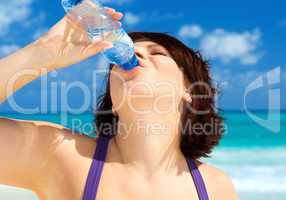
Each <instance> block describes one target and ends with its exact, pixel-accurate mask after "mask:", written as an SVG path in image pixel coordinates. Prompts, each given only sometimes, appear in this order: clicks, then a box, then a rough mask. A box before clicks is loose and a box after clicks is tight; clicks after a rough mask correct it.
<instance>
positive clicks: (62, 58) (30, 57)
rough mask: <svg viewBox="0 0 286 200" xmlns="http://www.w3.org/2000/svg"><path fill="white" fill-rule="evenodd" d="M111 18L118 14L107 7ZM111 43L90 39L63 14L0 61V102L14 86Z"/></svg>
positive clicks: (120, 15) (76, 60)
mask: <svg viewBox="0 0 286 200" xmlns="http://www.w3.org/2000/svg"><path fill="white" fill-rule="evenodd" d="M107 13H109V14H110V15H111V16H112V17H113V18H114V19H115V20H120V19H121V18H122V14H121V13H119V12H116V11H115V10H114V9H111V8H109V9H107ZM108 47H111V43H109V42H107V41H103V40H101V39H98V40H97V41H93V42H91V41H90V39H89V38H88V36H87V34H86V31H84V30H83V29H82V27H81V26H80V25H79V24H77V23H76V22H75V21H73V20H71V19H70V17H69V16H65V17H64V18H63V19H62V20H60V21H59V22H58V23H57V24H56V25H54V26H53V27H52V28H51V29H50V31H49V32H48V33H47V34H46V35H44V36H43V37H41V38H40V39H38V40H37V41H35V42H33V43H32V44H30V45H28V46H26V47H24V48H22V49H20V50H18V51H17V52H15V53H14V54H12V55H10V56H8V57H6V58H3V59H1V60H0V70H1V71H0V103H1V102H3V101H4V100H5V99H6V98H7V97H8V96H10V95H11V94H13V93H14V92H15V91H16V90H17V89H19V88H21V87H23V86H24V85H25V84H27V83H29V82H31V81H33V80H34V79H36V78H38V77H39V76H41V75H45V74H46V73H47V72H49V71H52V70H55V69H59V68H63V67H66V66H69V65H71V64H74V63H77V62H79V61H81V60H84V59H86V58H88V57H90V56H93V55H95V54H97V53H98V52H100V51H102V50H103V49H105V48H108Z"/></svg>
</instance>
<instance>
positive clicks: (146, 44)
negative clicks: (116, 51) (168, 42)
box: [134, 41, 164, 48]
mask: <svg viewBox="0 0 286 200" xmlns="http://www.w3.org/2000/svg"><path fill="white" fill-rule="evenodd" d="M134 45H135V46H137V47H144V48H151V47H162V48H164V47H163V46H162V45H160V44H158V43H156V42H152V41H140V42H135V43H134Z"/></svg>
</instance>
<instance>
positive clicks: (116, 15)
mask: <svg viewBox="0 0 286 200" xmlns="http://www.w3.org/2000/svg"><path fill="white" fill-rule="evenodd" d="M111 17H112V18H113V19H114V20H117V21H118V20H121V19H122V17H123V13H121V12H116V13H114V14H112V15H111Z"/></svg>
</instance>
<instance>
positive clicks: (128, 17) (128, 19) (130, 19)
mask: <svg viewBox="0 0 286 200" xmlns="http://www.w3.org/2000/svg"><path fill="white" fill-rule="evenodd" d="M139 22H140V17H139V16H137V15H135V14H133V13H131V12H127V13H125V16H124V23H126V24H127V25H130V26H133V25H136V24H138V23H139Z"/></svg>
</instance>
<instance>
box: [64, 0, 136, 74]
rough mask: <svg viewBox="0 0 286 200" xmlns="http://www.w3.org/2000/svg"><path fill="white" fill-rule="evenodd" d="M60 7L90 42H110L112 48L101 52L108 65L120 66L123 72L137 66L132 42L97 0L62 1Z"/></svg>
mask: <svg viewBox="0 0 286 200" xmlns="http://www.w3.org/2000/svg"><path fill="white" fill-rule="evenodd" d="M62 5H63V7H64V9H65V11H66V12H68V14H69V15H70V16H71V17H72V18H74V19H75V20H77V21H78V22H79V23H80V24H81V25H82V26H83V28H84V29H85V30H86V31H87V34H88V36H89V38H90V39H91V40H94V39H97V38H98V37H101V38H102V39H104V40H106V41H110V42H112V44H113V47H112V48H110V49H107V50H105V51H103V54H104V56H105V57H106V58H107V59H108V60H109V61H110V63H113V64H117V65H120V66H121V67H122V68H123V69H124V70H131V69H133V68H134V67H136V66H138V60H137V58H136V56H135V53H134V44H133V41H132V40H131V38H130V37H129V36H128V34H127V33H126V32H125V30H124V29H123V28H122V27H121V26H120V25H119V23H118V22H116V21H114V20H113V19H112V18H111V16H110V15H108V14H107V13H106V11H105V9H104V8H103V7H102V6H101V4H100V3H99V2H98V1H97V0H62Z"/></svg>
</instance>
